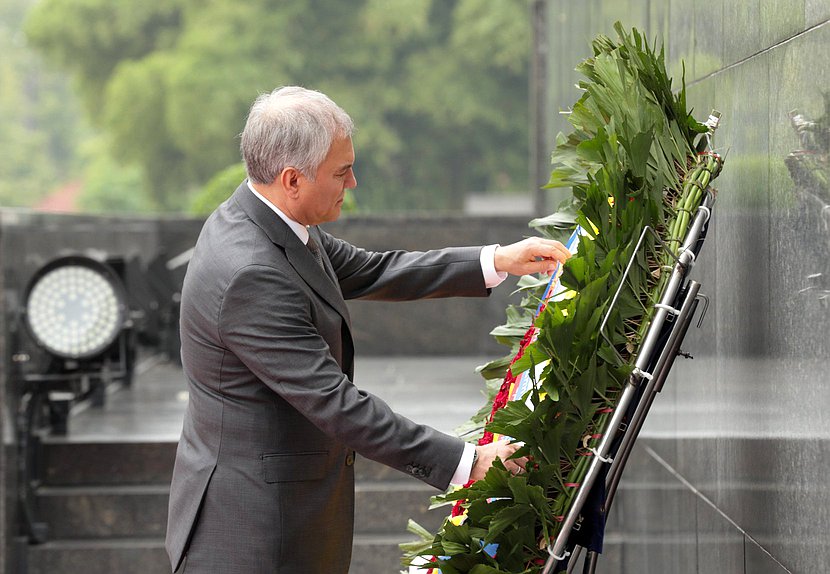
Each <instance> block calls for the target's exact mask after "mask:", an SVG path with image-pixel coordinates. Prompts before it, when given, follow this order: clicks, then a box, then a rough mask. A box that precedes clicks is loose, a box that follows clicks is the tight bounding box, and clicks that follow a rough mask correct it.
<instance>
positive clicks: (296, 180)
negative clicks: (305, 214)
mask: <svg viewBox="0 0 830 574" xmlns="http://www.w3.org/2000/svg"><path fill="white" fill-rule="evenodd" d="M301 176H302V174H301V173H300V172H299V170H297V168H294V167H287V168H285V169H284V170H282V172H280V175H279V176H278V177H279V180H280V184H281V185H282V188H283V189H284V190H285V194H286V195H287V196H288V197H289V198H291V199H297V197H298V196H299V195H300V177H301Z"/></svg>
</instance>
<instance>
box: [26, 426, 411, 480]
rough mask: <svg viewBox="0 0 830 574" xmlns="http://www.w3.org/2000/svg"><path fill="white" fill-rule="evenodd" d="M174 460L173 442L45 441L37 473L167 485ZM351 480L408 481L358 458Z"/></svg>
mask: <svg viewBox="0 0 830 574" xmlns="http://www.w3.org/2000/svg"><path fill="white" fill-rule="evenodd" d="M175 458H176V443H175V442H125V441H119V442H74V441H69V440H64V439H58V438H48V439H46V440H45V441H44V442H43V450H42V456H41V465H40V472H41V477H42V482H43V484H47V485H50V486H70V485H71V486H77V485H97V484H112V485H115V484H170V479H171V477H172V474H173V463H174V461H175ZM354 468H355V479H356V480H357V481H358V482H360V481H363V480H382V481H408V480H411V477H410V476H408V475H406V474H404V473H402V472H399V471H397V470H394V469H392V468H389V467H388V466H385V465H383V464H380V463H377V462H374V461H372V460H369V459H367V458H364V457H361V456H358V457H357V462H356V463H355V467H354Z"/></svg>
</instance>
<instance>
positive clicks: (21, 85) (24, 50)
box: [0, 0, 85, 206]
mask: <svg viewBox="0 0 830 574" xmlns="http://www.w3.org/2000/svg"><path fill="white" fill-rule="evenodd" d="M31 3H32V2H31V0H16V1H10V2H4V3H0V53H2V54H3V57H2V58H0V157H2V158H3V159H2V161H0V205H3V206H28V205H32V204H33V203H35V202H36V201H38V200H39V199H41V198H43V197H44V196H46V195H47V194H48V193H49V192H51V191H52V190H53V189H54V188H55V187H56V186H57V185H59V184H60V183H62V182H65V181H66V180H68V179H71V178H74V177H76V176H77V168H78V165H77V162H76V157H75V148H76V146H77V142H78V140H79V138H80V135H79V134H82V133H83V132H84V131H85V129H84V127H83V125H82V124H81V122H79V121H78V110H77V109H76V107H75V106H74V105H73V99H72V98H71V95H70V91H69V87H68V86H67V83H66V81H65V79H64V78H63V77H62V76H61V75H60V74H56V73H54V72H52V71H49V70H47V69H45V67H44V66H43V65H42V63H41V62H40V60H39V59H38V58H37V57H36V56H35V54H33V53H32V52H31V51H30V50H29V49H28V47H27V45H26V43H25V38H24V37H23V35H22V34H21V33H20V32H19V30H20V26H21V22H22V21H23V19H24V15H25V13H26V10H28V8H29V5H30V4H31Z"/></svg>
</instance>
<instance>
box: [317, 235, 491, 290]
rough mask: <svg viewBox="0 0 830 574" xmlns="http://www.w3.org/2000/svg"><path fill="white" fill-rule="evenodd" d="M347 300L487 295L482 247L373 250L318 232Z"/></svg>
mask: <svg viewBox="0 0 830 574" xmlns="http://www.w3.org/2000/svg"><path fill="white" fill-rule="evenodd" d="M320 236H321V240H322V243H323V247H324V249H325V250H326V254H327V255H328V257H329V260H330V261H331V264H332V266H333V267H334V270H335V272H336V273H337V277H338V279H339V281H340V288H341V289H342V291H343V297H344V298H345V299H371V300H383V301H410V300H414V299H431V298H439V297H486V296H488V295H489V294H490V290H489V289H487V287H486V286H485V285H484V275H483V273H482V270H481V261H480V254H481V249H482V248H481V247H449V248H446V249H436V250H432V251H384V252H372V251H366V250H364V249H361V248H358V247H355V246H353V245H351V244H349V243H347V242H345V241H343V240H341V239H338V238H336V237H333V236H331V235H329V234H327V233H325V232H323V231H322V230H321V231H320Z"/></svg>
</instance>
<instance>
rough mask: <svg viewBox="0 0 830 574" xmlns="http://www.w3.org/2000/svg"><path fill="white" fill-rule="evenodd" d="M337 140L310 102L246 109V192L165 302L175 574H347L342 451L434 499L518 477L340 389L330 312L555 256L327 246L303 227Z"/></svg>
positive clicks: (446, 287)
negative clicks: (498, 473) (177, 367)
mask: <svg viewBox="0 0 830 574" xmlns="http://www.w3.org/2000/svg"><path fill="white" fill-rule="evenodd" d="M351 133H352V122H351V119H350V118H349V116H348V115H347V114H346V113H345V112H344V111H343V110H342V109H340V108H339V107H338V106H337V105H336V104H334V102H332V101H331V100H330V99H329V98H327V97H326V96H324V95H323V94H321V93H319V92H313V91H310V90H305V89H303V88H297V87H287V88H282V89H280V90H275V91H274V92H272V93H270V94H266V95H263V96H260V98H258V99H257V101H256V102H255V103H254V104H253V106H252V108H251V111H250V114H249V117H248V121H247V123H246V125H245V129H244V132H243V134H242V144H241V149H242V155H243V158H244V160H245V164H246V168H247V172H248V179H247V181H245V182H243V183H242V185H240V186H239V188H238V189H237V190H236V192H234V194H233V195H232V196H231V197H230V198H229V199H228V200H227V201H226V202H225V203H223V204H222V205H221V206H220V207H219V208H218V209H217V210H216V211H215V212H214V213H213V214H212V215H211V216H210V217H209V218H208V220H207V221H206V223H205V225H204V228H203V229H202V232H201V234H200V236H199V240H198V242H197V244H196V249H195V252H194V254H193V258H192V259H191V261H190V264H189V266H188V270H187V276H186V278H185V281H184V287H183V290H182V301H181V338H182V363H183V366H184V372H185V375H186V376H187V379H188V388H189V392H190V400H189V403H188V408H187V412H186V414H185V420H184V429H183V431H182V436H181V440H180V441H179V446H178V451H177V454H176V464H175V470H174V472H173V483H172V486H171V492H170V512H169V521H168V528H167V544H166V545H167V551H168V554H169V555H170V559H171V562H172V566H173V570H174V571H176V572H181V573H186V574H201V573H204V574H208V573H210V574H236V573H238V574H271V573H290V574H335V573H346V572H348V568H349V559H350V555H351V545H352V527H353V510H354V471H353V466H352V465H353V464H354V457H355V451H357V452H359V453H361V454H363V455H365V456H367V457H368V458H371V459H374V460H377V461H379V462H382V463H384V464H387V465H389V466H391V467H393V468H396V469H398V470H400V471H402V472H406V473H408V474H410V475H412V476H415V477H417V478H419V479H421V480H423V481H425V482H427V483H428V484H431V485H432V486H435V487H437V488H440V489H444V488H446V487H447V486H448V485H449V484H450V482H451V481H453V482H460V483H463V482H466V481H467V480H468V479H469V478H472V479H479V478H481V477H482V476H483V475H484V473H485V472H486V470H487V469H488V468H489V466H490V465H491V464H492V462H493V460H494V459H495V458H496V457H499V458H501V459H502V460H503V461H505V464H506V465H507V467H508V468H509V469H511V470H512V471H514V472H519V471H521V470H522V468H523V463H524V462H525V461H524V460H521V459H519V460H508V459H509V457H510V456H511V455H512V454H513V452H514V451H515V448H516V447H515V446H513V445H506V444H503V443H496V444H492V445H487V446H479V447H473V446H472V445H465V444H464V443H463V442H462V441H461V440H459V439H457V438H455V437H451V436H448V435H445V434H442V433H440V432H438V431H436V430H434V429H431V428H429V427H426V426H423V425H419V424H416V423H414V422H412V421H410V420H408V419H406V418H404V417H401V416H399V415H397V414H396V413H394V412H393V411H392V410H390V408H389V407H388V406H387V405H386V404H385V403H384V402H383V401H381V400H380V399H378V398H377V397H374V396H372V395H370V394H368V393H365V392H363V391H361V390H359V389H358V388H357V387H356V386H354V385H353V384H352V380H351V379H352V374H353V360H354V348H353V343H352V337H351V331H350V322H349V313H348V310H347V308H346V304H345V300H346V299H352V298H364V299H383V300H407V299H416V298H425V297H450V296H486V295H487V293H488V284H489V285H495V284H497V283H499V282H500V281H501V280H503V279H504V277H506V273H508V272H509V273H513V274H517V275H521V274H526V273H533V272H545V271H549V270H550V269H551V268H552V266H553V265H554V264H555V262H556V261H563V260H565V259H566V258H567V256H568V252H567V250H566V249H565V248H564V247H563V246H562V245H561V244H560V243H558V242H554V241H546V240H541V239H531V240H525V241H522V242H520V243H517V244H513V245H509V246H506V247H500V246H489V247H486V248H483V249H482V248H478V247H468V248H450V249H443V250H436V251H428V252H424V253H421V252H412V253H407V252H401V251H391V252H384V253H372V252H366V251H364V250H362V249H358V248H356V247H353V246H352V245H349V244H348V243H346V242H344V241H341V240H339V239H336V238H334V237H332V236H331V235H329V234H327V233H326V232H324V231H322V230H320V229H319V228H317V225H318V224H321V223H325V222H328V221H334V220H336V219H337V218H338V217H339V215H340V209H341V206H342V203H343V194H344V193H345V191H346V190H347V189H351V188H354V187H355V186H356V185H357V181H356V180H355V175H354V171H353V165H354V150H353V147H352V141H351ZM485 276H489V279H487V280H486V279H485ZM485 281H488V282H489V283H488V284H486V282H485Z"/></svg>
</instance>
